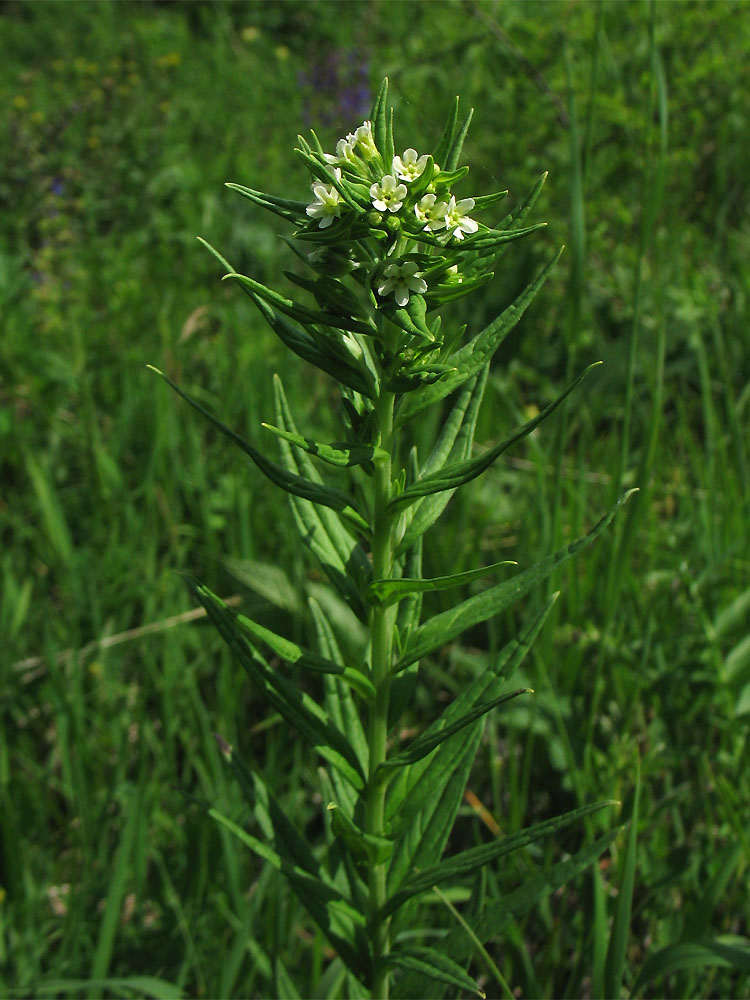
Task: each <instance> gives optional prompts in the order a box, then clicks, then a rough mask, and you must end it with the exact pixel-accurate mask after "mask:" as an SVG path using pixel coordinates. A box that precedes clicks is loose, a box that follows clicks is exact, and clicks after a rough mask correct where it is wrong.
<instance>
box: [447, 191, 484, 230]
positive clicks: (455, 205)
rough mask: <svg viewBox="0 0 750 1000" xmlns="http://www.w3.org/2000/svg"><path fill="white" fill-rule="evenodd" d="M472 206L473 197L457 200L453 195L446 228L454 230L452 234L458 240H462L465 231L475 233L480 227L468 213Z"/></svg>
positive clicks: (449, 203)
mask: <svg viewBox="0 0 750 1000" xmlns="http://www.w3.org/2000/svg"><path fill="white" fill-rule="evenodd" d="M472 208H474V199H473V198H463V199H462V200H461V201H459V202H457V201H456V197H455V195H451V200H450V201H449V202H448V206H447V211H446V214H445V228H446V229H450V230H452V233H451V235H452V236H454V237H455V238H456V239H457V240H462V239H463V238H464V233H475V232H476V231H477V229H479V224H478V223H477V222H475V221H474V219H470V218H469V216H468V214H467V213H468V212H470V211H471V210H472Z"/></svg>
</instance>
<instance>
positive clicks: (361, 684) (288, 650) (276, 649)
mask: <svg viewBox="0 0 750 1000" xmlns="http://www.w3.org/2000/svg"><path fill="white" fill-rule="evenodd" d="M225 606H226V605H225ZM227 612H228V613H229V614H230V615H231V616H232V617H233V618H234V620H235V622H236V623H237V626H238V628H240V629H241V630H242V631H243V632H244V633H245V634H246V636H247V637H248V639H249V641H250V642H252V643H262V644H263V645H264V646H267V647H268V649H270V650H271V652H273V653H275V654H276V655H277V656H278V657H280V658H281V659H282V660H285V661H286V662H287V663H291V664H294V666H296V667H301V668H302V669H303V670H309V671H311V672H312V673H316V674H338V675H339V676H340V677H341V678H342V680H344V681H346V683H347V684H350V685H351V686H352V687H353V688H354V689H355V690H356V691H358V692H359V693H360V694H361V695H362V697H363V698H366V699H368V700H373V699H374V698H375V688H374V686H373V683H372V681H371V680H370V678H369V676H368V675H367V674H366V673H364V672H363V671H362V670H358V669H357V668H356V667H345V666H340V665H339V664H338V663H334V662H333V660H328V659H326V657H324V656H319V655H318V654H317V653H314V652H313V651H312V650H310V649H306V648H305V647H304V646H300V645H298V644H297V643H296V642H293V641H292V640H291V639H286V638H284V636H281V635H278V634H277V633H276V632H272V631H271V629H268V628H265V627H264V626H263V625H259V624H258V623H257V622H254V621H253V620H252V619H251V618H248V617H247V616H246V615H242V614H238V613H237V612H236V611H233V610H232V609H231V608H227Z"/></svg>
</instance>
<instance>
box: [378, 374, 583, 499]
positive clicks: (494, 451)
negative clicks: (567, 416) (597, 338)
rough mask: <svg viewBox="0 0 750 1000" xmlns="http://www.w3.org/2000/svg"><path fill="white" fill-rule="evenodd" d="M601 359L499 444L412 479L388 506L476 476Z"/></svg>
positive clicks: (533, 426) (540, 419)
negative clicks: (414, 479)
mask: <svg viewBox="0 0 750 1000" xmlns="http://www.w3.org/2000/svg"><path fill="white" fill-rule="evenodd" d="M600 364H601V361H595V362H594V364H592V365H589V366H588V368H586V369H585V370H584V371H583V372H581V374H580V375H579V376H578V378H577V379H576V380H575V381H574V382H572V383H571V384H570V385H569V386H568V388H567V389H566V390H565V392H563V393H562V395H560V396H558V397H557V399H556V400H554V402H552V403H550V404H549V405H548V406H545V408H544V409H543V410H542V412H541V413H539V414H538V415H537V416H536V417H534V419H533V420H529V421H527V423H525V424H524V425H523V427H519V428H518V429H517V430H515V431H514V432H513V433H512V434H511V435H510V437H507V438H506V439H505V440H504V441H501V442H500V444H498V445H495V447H494V448H490V449H489V450H488V451H486V452H485V453H484V454H483V455H479V456H478V457H477V458H472V459H469V460H468V461H466V462H457V463H456V464H455V465H448V466H444V467H443V468H442V469H440V471H439V472H435V473H433V474H432V475H429V476H423V477H421V478H420V479H418V480H417V481H416V483H412V484H411V486H407V487H406V489H405V490H404V491H403V492H402V493H400V494H399V495H398V496H397V497H394V499H393V500H391V502H390V504H389V505H388V506H389V509H391V510H394V509H396V508H397V507H400V506H402V505H403V504H408V503H411V502H412V501H413V500H416V499H417V498H418V497H423V496H427V495H428V494H430V493H442V491H443V490H455V489H457V488H458V487H459V486H463V485H464V484H465V483H469V482H471V480H472V479H476V478H477V476H481V474H482V473H483V472H484V471H485V470H486V469H488V468H489V467H490V466H491V465H492V463H493V462H495V461H496V460H497V459H498V458H499V457H500V456H501V455H502V454H503V452H504V451H507V450H508V448H510V447H512V446H513V445H514V444H516V442H517V441H521V440H522V439H523V438H525V437H526V436H527V435H529V434H531V432H532V431H533V430H535V429H536V428H537V427H538V426H539V425H540V424H541V423H543V422H544V421H545V420H546V419H547V418H548V417H549V416H550V415H551V414H552V413H554V411H555V410H556V409H557V408H558V406H560V404H561V403H562V402H563V400H565V399H567V397H568V396H569V395H570V394H571V392H572V391H573V390H574V389H575V388H576V386H577V385H579V384H580V383H581V382H582V381H583V379H584V378H586V376H587V375H588V373H589V372H590V371H591V369H592V368H596V367H597V365H600Z"/></svg>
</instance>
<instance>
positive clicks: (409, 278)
mask: <svg viewBox="0 0 750 1000" xmlns="http://www.w3.org/2000/svg"><path fill="white" fill-rule="evenodd" d="M383 278H384V279H385V280H384V281H381V283H380V284H379V285H378V294H379V295H389V294H390V293H391V292H393V295H394V298H395V299H396V304H397V305H399V306H405V305H406V304H407V303H408V301H409V294H410V293H411V292H416V293H417V295H423V294H424V293H425V292H426V291H427V282H426V281H425V280H424V278H423V277H422V272H421V271H418V270H417V265H416V262H415V261H413V260H407V261H405V262H404V263H403V264H388V266H387V267H386V269H385V270H384V271H383Z"/></svg>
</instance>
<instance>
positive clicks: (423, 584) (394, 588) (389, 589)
mask: <svg viewBox="0 0 750 1000" xmlns="http://www.w3.org/2000/svg"><path fill="white" fill-rule="evenodd" d="M517 565H518V563H517V562H514V561H513V560H512V559H506V560H505V561H504V562H497V563H492V564H491V565H490V566H482V567H480V568H479V569H470V570H466V572H464V573H452V574H451V575H450V576H433V577H431V578H427V579H424V578H422V579H416V578H414V579H412V578H410V577H403V576H402V577H401V578H400V579H398V580H373V581H372V583H371V584H370V586H369V587H368V591H369V593H370V596H371V597H372V599H373V601H374V603H376V604H382V605H385V606H386V607H387V606H388V605H389V604H395V603H396V602H397V601H401V600H403V599H404V598H405V597H408V595H409V594H417V593H421V592H423V591H426V590H450V589H451V588H453V587H460V586H462V585H463V584H465V583H470V582H471V581H472V580H478V579H480V578H481V577H484V576H489V575H490V574H491V573H495V572H496V571H497V570H498V569H501V568H502V567H503V566H517Z"/></svg>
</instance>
